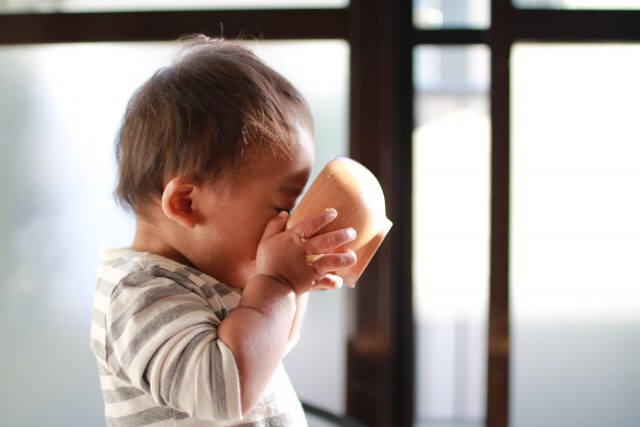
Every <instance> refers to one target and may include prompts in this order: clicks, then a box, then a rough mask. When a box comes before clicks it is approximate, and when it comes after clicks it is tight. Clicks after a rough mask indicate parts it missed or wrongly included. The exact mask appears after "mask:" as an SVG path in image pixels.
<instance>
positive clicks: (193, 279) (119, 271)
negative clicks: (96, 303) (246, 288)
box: [97, 249, 240, 310]
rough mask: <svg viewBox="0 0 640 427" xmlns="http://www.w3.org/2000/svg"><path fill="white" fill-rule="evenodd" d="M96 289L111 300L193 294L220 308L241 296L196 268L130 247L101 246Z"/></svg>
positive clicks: (230, 307) (235, 303) (230, 304)
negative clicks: (105, 247) (104, 247)
mask: <svg viewBox="0 0 640 427" xmlns="http://www.w3.org/2000/svg"><path fill="white" fill-rule="evenodd" d="M97 292H99V293H100V294H102V295H103V296H104V297H106V298H107V299H108V300H110V302H111V303H113V302H115V301H123V300H124V301H131V300H132V299H139V298H141V297H143V296H150V295H151V294H153V295H154V296H155V298H158V297H163V296H164V297H168V296H179V295H181V294H190V295H192V296H197V297H198V298H199V299H200V300H202V301H203V302H205V301H206V302H207V303H208V305H213V306H214V307H212V308H215V309H217V310H219V309H220V308H222V307H226V308H227V309H232V308H235V306H237V304H238V303H239V300H240V294H239V293H238V292H236V291H235V290H233V289H232V288H230V287H228V286H226V285H224V284H222V283H220V282H218V281H217V280H215V279H214V278H212V277H210V276H208V275H206V274H204V273H202V272H200V271H198V270H196V269H194V268H191V267H188V266H185V265H183V264H180V263H177V262H175V261H172V260H170V259H167V258H164V257H161V256H159V255H154V254H150V253H146V252H137V251H133V250H131V249H103V250H101V253H100V267H99V269H98V284H97ZM123 294H124V295H126V297H125V298H123ZM221 306H222V307H221Z"/></svg>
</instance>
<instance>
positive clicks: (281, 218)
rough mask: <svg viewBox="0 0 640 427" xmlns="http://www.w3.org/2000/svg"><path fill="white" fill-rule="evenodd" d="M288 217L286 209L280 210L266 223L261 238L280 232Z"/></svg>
mask: <svg viewBox="0 0 640 427" xmlns="http://www.w3.org/2000/svg"><path fill="white" fill-rule="evenodd" d="M288 219H289V213H288V212H287V211H281V212H280V213H279V214H278V216H276V217H275V218H273V219H272V220H271V221H269V222H268V223H267V226H266V227H265V229H264V232H263V233H262V238H263V239H266V238H269V237H272V236H275V235H276V234H278V233H280V232H282V231H283V230H284V225H285V224H286V223H287V220H288Z"/></svg>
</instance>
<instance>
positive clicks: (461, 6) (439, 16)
mask: <svg viewBox="0 0 640 427" xmlns="http://www.w3.org/2000/svg"><path fill="white" fill-rule="evenodd" d="M489 8H490V0H413V25H415V27H416V28H419V29H423V30H430V29H438V28H488V27H489V21H490V18H489V17H490V12H489Z"/></svg>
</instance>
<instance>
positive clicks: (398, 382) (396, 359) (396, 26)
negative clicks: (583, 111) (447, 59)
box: [347, 0, 414, 427]
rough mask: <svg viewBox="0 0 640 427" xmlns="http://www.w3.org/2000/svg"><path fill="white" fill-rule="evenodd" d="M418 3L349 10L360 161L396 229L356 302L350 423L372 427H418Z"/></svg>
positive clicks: (366, 4)
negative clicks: (414, 154)
mask: <svg viewBox="0 0 640 427" xmlns="http://www.w3.org/2000/svg"><path fill="white" fill-rule="evenodd" d="M410 3H411V2H410V1H402V2H398V1H397V0H366V1H365V0H353V1H352V4H351V7H350V9H351V10H350V13H351V18H352V19H351V21H350V34H349V41H350V43H351V53H352V57H351V89H350V90H351V107H350V108H351V120H350V123H351V129H350V140H351V156H352V157H353V158H354V159H356V160H358V161H360V162H362V163H363V164H364V165H365V166H367V167H368V168H369V169H370V170H371V171H372V172H373V173H374V174H375V175H376V176H377V177H378V179H379V180H380V183H381V185H382V188H383V191H384V193H385V197H386V201H387V214H388V216H389V218H390V219H391V220H392V221H393V222H394V225H393V228H392V229H391V231H390V233H389V235H388V236H387V238H386V240H385V241H384V242H383V244H382V246H381V247H380V250H379V251H378V253H377V254H376V255H375V257H374V258H373V260H372V262H371V263H370V264H369V266H368V267H367V270H366V271H365V273H364V274H363V276H362V278H361V280H360V282H359V284H358V287H357V288H356V289H355V290H354V292H353V293H352V295H351V297H352V299H353V304H352V306H351V309H350V310H353V312H352V313H350V314H351V315H352V316H353V323H352V325H350V327H351V329H352V333H351V334H350V339H349V343H348V359H347V376H348V381H347V414H348V415H349V416H351V417H353V418H355V419H357V420H359V421H360V422H362V423H364V424H365V425H367V426H369V427H386V426H412V425H413V418H414V411H413V406H414V401H413V400H414V399H413V369H414V366H413V365H414V364H413V353H412V341H413V328H412V312H411V307H412V303H411V262H412V259H411V151H410V150H411V133H412V129H413V122H412V116H413V113H412V105H413V104H412V102H413V88H412V82H411V50H412V46H411V43H410V41H409V37H410V33H409V32H407V29H410V28H411V22H410V19H411V18H410V17H411V4H410ZM407 150H408V151H407Z"/></svg>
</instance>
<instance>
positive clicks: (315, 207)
mask: <svg viewBox="0 0 640 427" xmlns="http://www.w3.org/2000/svg"><path fill="white" fill-rule="evenodd" d="M329 208H334V209H335V210H336V211H337V212H338V217H337V218H336V219H335V220H334V221H333V222H331V223H330V224H328V225H326V226H325V227H323V228H322V229H321V230H319V231H318V233H319V234H321V233H326V232H328V231H333V230H338V229H341V228H346V227H351V228H353V229H355V230H356V233H357V237H356V239H355V240H353V241H352V242H349V243H348V244H346V245H345V246H344V248H345V249H351V250H353V251H354V252H355V253H356V255H357V257H358V261H357V262H356V264H355V265H353V266H351V267H349V268H345V269H343V270H340V271H338V272H337V273H336V274H337V275H338V276H340V277H341V278H342V279H343V280H344V284H345V285H347V286H349V287H353V286H355V284H356V282H357V281H358V279H359V278H360V276H361V275H362V272H363V271H364V269H365V268H366V267H367V265H368V264H369V261H371V258H373V255H374V254H375V253H376V252H377V250H378V248H379V247H380V244H381V243H382V241H383V240H384V238H385V237H386V235H387V233H388V232H389V229H391V226H392V225H393V224H392V222H391V221H389V219H388V218H387V217H386V209H385V200H384V194H383V192H382V188H380V183H379V182H378V180H377V179H376V177H375V176H374V175H373V174H372V173H371V171H369V169H367V168H366V167H364V166H363V165H362V164H360V163H358V162H357V161H355V160H352V159H349V158H346V157H336V158H334V159H333V160H331V161H330V162H329V163H328V164H327V165H326V166H325V167H324V168H323V169H322V171H321V172H320V173H319V174H318V176H317V177H316V179H315V180H314V181H313V182H312V183H311V186H310V187H309V189H308V190H307V192H306V193H305V194H304V196H303V197H302V199H301V200H300V203H299V204H298V206H297V207H296V209H295V210H294V211H293V213H292V214H291V217H290V218H289V221H288V222H287V228H291V227H292V226H294V225H295V224H297V223H298V222H300V221H301V220H302V219H304V218H307V217H309V216H311V215H313V214H315V213H318V212H320V211H323V210H325V209H329Z"/></svg>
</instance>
